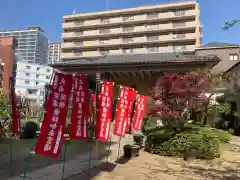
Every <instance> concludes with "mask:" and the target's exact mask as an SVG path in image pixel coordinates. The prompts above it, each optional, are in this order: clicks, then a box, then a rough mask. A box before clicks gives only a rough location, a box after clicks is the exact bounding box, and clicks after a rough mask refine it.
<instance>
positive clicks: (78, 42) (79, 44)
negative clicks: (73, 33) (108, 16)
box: [54, 41, 83, 54]
mask: <svg viewBox="0 0 240 180" xmlns="http://www.w3.org/2000/svg"><path fill="white" fill-rule="evenodd" d="M73 43H74V44H75V45H76V46H82V45H83V42H82V41H74V42H73ZM54 53H56V54H57V53H58V51H54Z"/></svg>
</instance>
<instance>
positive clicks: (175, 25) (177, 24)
mask: <svg viewBox="0 0 240 180" xmlns="http://www.w3.org/2000/svg"><path fill="white" fill-rule="evenodd" d="M172 25H173V27H174V28H179V27H186V23H185V22H181V23H173V24H172Z"/></svg>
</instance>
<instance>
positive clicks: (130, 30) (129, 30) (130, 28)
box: [122, 26, 134, 32]
mask: <svg viewBox="0 0 240 180" xmlns="http://www.w3.org/2000/svg"><path fill="white" fill-rule="evenodd" d="M122 31H123V32H133V31H134V27H133V26H128V27H122Z"/></svg>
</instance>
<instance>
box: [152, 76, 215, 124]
mask: <svg viewBox="0 0 240 180" xmlns="http://www.w3.org/2000/svg"><path fill="white" fill-rule="evenodd" d="M210 86H211V80H210V78H208V77H207V76H201V75H198V74H196V73H188V74H185V75H179V74H165V75H164V76H163V77H161V78H160V79H159V80H158V81H157V84H156V86H155V87H154V88H153V91H152V98H153V100H155V102H156V103H155V104H154V105H153V107H152V109H151V111H150V115H152V116H154V117H159V118H161V119H162V120H167V119H172V118H175V119H179V120H181V121H184V118H185V116H184V112H186V110H191V109H196V108H198V107H199V106H201V105H202V104H205V103H207V99H206V97H205V95H204V92H206V91H207V90H208V89H209V88H210Z"/></svg>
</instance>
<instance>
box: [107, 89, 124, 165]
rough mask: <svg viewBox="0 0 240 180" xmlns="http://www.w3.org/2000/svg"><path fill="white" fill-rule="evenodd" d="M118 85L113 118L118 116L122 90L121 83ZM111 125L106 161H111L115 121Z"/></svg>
mask: <svg viewBox="0 0 240 180" xmlns="http://www.w3.org/2000/svg"><path fill="white" fill-rule="evenodd" d="M117 86H118V98H117V99H116V103H115V110H114V112H115V113H114V116H113V119H115V117H116V109H117V107H118V99H119V98H120V90H121V85H117ZM111 125H112V127H111V134H110V139H109V143H108V154H107V161H106V163H108V162H109V154H110V150H111V144H112V138H113V129H114V123H113V122H112V123H111Z"/></svg>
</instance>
